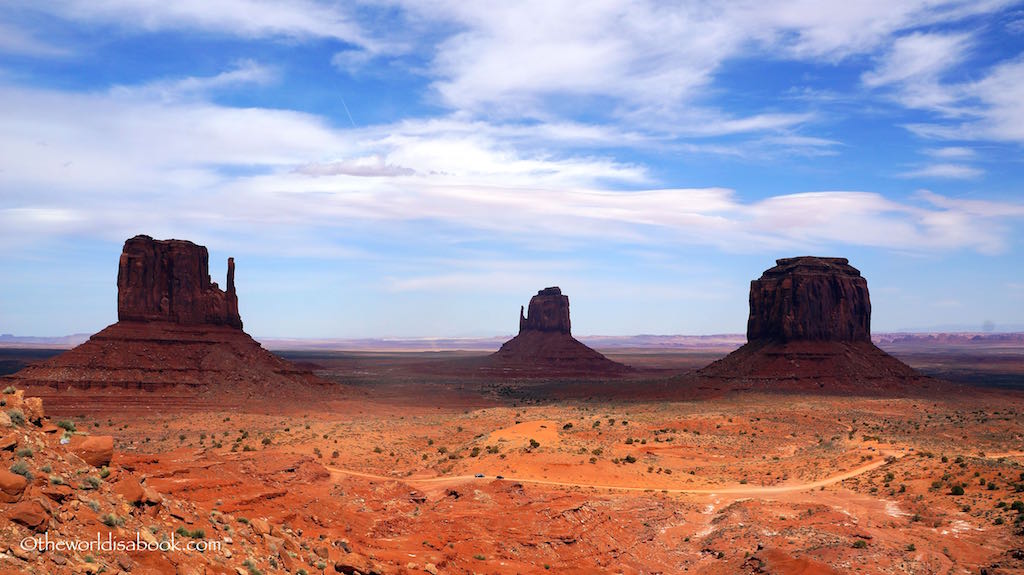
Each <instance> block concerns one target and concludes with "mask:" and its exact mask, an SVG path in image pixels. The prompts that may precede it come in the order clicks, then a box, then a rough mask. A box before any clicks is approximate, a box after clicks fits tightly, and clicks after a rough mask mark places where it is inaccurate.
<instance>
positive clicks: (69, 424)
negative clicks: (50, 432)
mask: <svg viewBox="0 0 1024 575" xmlns="http://www.w3.org/2000/svg"><path fill="white" fill-rule="evenodd" d="M57 427H60V428H62V429H65V430H67V431H71V432H74V431H75V422H74V421H71V420H70V419H62V420H60V421H58V422H57Z"/></svg>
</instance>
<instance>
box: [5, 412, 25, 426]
mask: <svg viewBox="0 0 1024 575" xmlns="http://www.w3.org/2000/svg"><path fill="white" fill-rule="evenodd" d="M7 417H10V418H11V423H13V424H14V425H25V412H23V411H22V410H20V409H12V410H10V411H8V412H7Z"/></svg>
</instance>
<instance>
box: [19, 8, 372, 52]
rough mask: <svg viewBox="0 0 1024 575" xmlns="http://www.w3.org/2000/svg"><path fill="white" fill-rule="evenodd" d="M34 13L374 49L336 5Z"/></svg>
mask: <svg viewBox="0 0 1024 575" xmlns="http://www.w3.org/2000/svg"><path fill="white" fill-rule="evenodd" d="M34 9H36V10H46V11H49V12H51V13H52V14H53V15H55V16H57V17H60V18H65V19H68V20H78V21H83V22H95V23H102V24H116V25H118V26H122V27H124V28H126V29H134V30H145V31H158V30H168V29H177V30H195V29H198V30H205V31H213V32H218V33H223V34H228V35H234V36H240V37H247V38H266V37H287V38H299V39H302V38H334V39H337V40H342V41H344V42H350V43H352V44H356V45H359V46H364V47H372V48H376V47H378V43H377V42H375V41H374V40H372V39H371V38H369V37H367V35H366V34H365V33H364V32H363V30H362V29H361V27H360V26H359V25H358V24H357V23H356V22H355V21H354V20H353V18H352V17H351V16H350V15H349V14H348V13H347V12H345V11H343V10H342V9H341V8H340V7H339V6H338V5H337V4H334V3H324V2H315V1H311V0H218V1H217V2H207V1H205V0H178V1H175V2H165V1H161V0H57V1H54V2H44V3H40V4H39V5H38V6H35V7H34Z"/></svg>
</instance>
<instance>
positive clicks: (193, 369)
mask: <svg viewBox="0 0 1024 575" xmlns="http://www.w3.org/2000/svg"><path fill="white" fill-rule="evenodd" d="M117 287H118V298H117V302H118V318H119V321H118V322H117V323H115V324H113V325H110V326H108V327H106V328H105V329H103V330H102V331H100V332H99V333H97V334H95V335H93V336H92V337H91V338H89V340H88V341H86V342H85V343H83V344H82V345H79V346H78V347H75V348H74V349H71V350H69V351H67V352H65V353H63V354H61V355H58V356H56V357H54V358H51V359H49V360H46V361H43V362H39V363H35V364H31V365H29V366H27V367H26V368H24V369H22V370H21V371H19V372H18V373H16V374H13V375H10V376H7V377H6V379H9V380H11V382H12V383H15V384H16V385H18V386H24V387H25V388H27V389H28V390H29V392H30V393H31V394H32V395H37V396H41V397H44V398H49V399H50V400H51V401H52V405H53V406H54V408H55V409H56V410H57V411H58V412H59V411H60V410H62V408H63V407H65V405H64V403H63V402H62V400H61V398H60V396H61V395H63V394H64V392H66V391H67V390H69V388H70V389H74V390H93V389H97V388H100V389H123V390H144V391H161V390H167V389H169V388H172V387H174V388H178V389H179V390H191V391H215V392H216V393H230V392H236V391H238V392H242V393H244V394H274V393H288V392H292V391H295V390H296V389H295V388H296V386H302V385H305V384H317V383H323V382H322V380H320V379H319V378H317V377H316V376H314V375H313V374H312V373H311V372H310V371H308V370H303V369H300V368H298V367H296V366H295V365H293V364H291V363H289V362H287V361H285V360H283V359H281V358H279V357H277V356H276V355H274V354H272V353H270V352H269V351H267V350H265V349H263V347H262V346H260V344H259V343H258V342H256V341H255V340H253V339H252V338H251V337H250V336H249V335H248V334H246V333H245V332H244V331H242V329H241V328H242V320H241V317H240V316H239V313H238V296H237V294H236V292H235V282H234V260H233V259H229V260H228V274H227V291H226V292H225V291H221V290H220V288H219V287H218V286H217V284H216V283H213V282H211V281H210V276H209V269H208V254H207V251H206V248H205V247H203V246H199V245H196V244H193V243H192V242H188V241H183V240H165V241H159V240H154V239H153V238H150V237H149V236H136V237H134V238H131V239H129V240H128V241H126V242H125V244H124V251H123V253H122V254H121V259H120V266H119V270H118V278H117Z"/></svg>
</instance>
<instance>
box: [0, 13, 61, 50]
mask: <svg viewBox="0 0 1024 575" xmlns="http://www.w3.org/2000/svg"><path fill="white" fill-rule="evenodd" d="M4 52H6V53H9V54H24V55H28V56H49V57H53V56H67V55H68V51H67V50H65V49H64V48H61V47H59V46H54V45H53V44H50V43H49V42H46V41H45V40H40V39H39V38H38V37H37V36H36V35H35V34H32V33H31V32H29V31H28V30H26V29H25V28H24V27H22V26H18V25H16V24H12V23H9V22H4V21H3V20H0V53H4Z"/></svg>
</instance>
